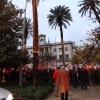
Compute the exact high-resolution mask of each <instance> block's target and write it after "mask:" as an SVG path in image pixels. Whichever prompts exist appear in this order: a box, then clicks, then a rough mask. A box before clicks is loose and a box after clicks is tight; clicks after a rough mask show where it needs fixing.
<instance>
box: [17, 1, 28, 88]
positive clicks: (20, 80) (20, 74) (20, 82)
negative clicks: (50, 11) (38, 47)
mask: <svg viewBox="0 0 100 100" xmlns="http://www.w3.org/2000/svg"><path fill="white" fill-rule="evenodd" d="M26 8H27V0H26V3H25V9H24V21H23V22H24V23H23V33H22V44H21V50H22V52H23V46H24V42H25V41H24V32H25V20H26ZM22 65H23V64H22V61H21V62H20V73H19V85H20V86H21V85H22Z"/></svg>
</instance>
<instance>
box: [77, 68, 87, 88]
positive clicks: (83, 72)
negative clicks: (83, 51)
mask: <svg viewBox="0 0 100 100" xmlns="http://www.w3.org/2000/svg"><path fill="white" fill-rule="evenodd" d="M79 75H80V80H81V88H82V89H83V88H84V87H85V89H87V84H86V80H87V77H88V72H87V71H86V70H85V68H84V67H82V68H81V71H80V74H79Z"/></svg>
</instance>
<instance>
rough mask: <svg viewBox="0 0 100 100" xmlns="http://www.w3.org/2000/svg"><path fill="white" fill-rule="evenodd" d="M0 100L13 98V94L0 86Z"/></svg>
mask: <svg viewBox="0 0 100 100" xmlns="http://www.w3.org/2000/svg"><path fill="white" fill-rule="evenodd" d="M0 100H13V96H12V94H11V92H10V91H8V90H6V89H4V88H1V87H0Z"/></svg>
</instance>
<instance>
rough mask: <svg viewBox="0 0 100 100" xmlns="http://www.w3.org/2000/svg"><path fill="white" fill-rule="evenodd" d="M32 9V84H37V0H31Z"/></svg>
mask: <svg viewBox="0 0 100 100" xmlns="http://www.w3.org/2000/svg"><path fill="white" fill-rule="evenodd" d="M32 9H33V86H35V87H37V86H38V15H37V0H32Z"/></svg>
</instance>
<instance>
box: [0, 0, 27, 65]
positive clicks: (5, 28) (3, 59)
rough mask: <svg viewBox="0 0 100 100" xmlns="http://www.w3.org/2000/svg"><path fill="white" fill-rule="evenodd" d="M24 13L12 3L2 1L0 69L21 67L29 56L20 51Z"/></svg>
mask: <svg viewBox="0 0 100 100" xmlns="http://www.w3.org/2000/svg"><path fill="white" fill-rule="evenodd" d="M22 13H23V10H22V9H19V8H18V7H17V6H15V5H14V4H12V2H10V1H8V0H1V1H0V67H7V66H13V67H15V66H19V62H20V60H21V59H23V58H24V57H26V55H27V54H28V53H27V51H25V52H21V49H19V48H21V41H22V39H21V38H22V33H21V30H20V26H21V25H22V17H21V15H22ZM27 57H28V55H27ZM27 57H26V59H27ZM24 59H25V58H24ZM24 59H23V61H24Z"/></svg>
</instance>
